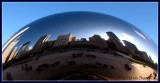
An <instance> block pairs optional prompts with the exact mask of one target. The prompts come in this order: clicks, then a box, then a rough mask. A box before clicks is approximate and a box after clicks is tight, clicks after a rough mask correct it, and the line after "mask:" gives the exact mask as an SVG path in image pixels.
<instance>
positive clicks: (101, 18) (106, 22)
mask: <svg viewBox="0 0 160 83" xmlns="http://www.w3.org/2000/svg"><path fill="white" fill-rule="evenodd" d="M61 16H62V17H61ZM55 19H57V20H55ZM67 19H72V20H67ZM26 27H30V29H28V30H27V32H25V34H23V35H22V36H21V37H20V38H19V40H20V42H18V43H17V44H16V46H15V47H19V46H20V45H22V44H24V43H25V42H26V41H31V43H30V45H29V47H33V46H34V45H35V42H37V41H38V39H39V37H40V36H43V35H45V34H51V35H52V36H51V37H50V38H49V39H48V40H55V39H56V37H57V36H59V35H60V34H67V33H70V32H72V34H74V36H76V37H77V38H79V39H80V38H89V37H91V36H92V35H93V33H94V34H99V35H100V36H101V37H102V36H103V38H105V37H106V36H107V35H106V33H105V32H104V31H114V33H115V34H116V35H117V36H118V38H119V39H120V40H127V41H130V42H132V43H133V44H135V45H136V46H137V48H138V49H139V50H141V51H146V52H147V53H148V54H149V55H150V56H151V57H152V58H153V60H154V61H156V62H158V59H157V57H158V50H157V47H156V45H155V44H154V42H153V41H152V40H149V39H148V37H146V36H145V35H144V34H143V32H142V31H140V30H139V29H138V28H136V27H135V26H133V25H131V24H129V23H127V22H125V21H123V20H121V19H117V18H115V17H112V16H109V15H104V14H100V13H92V12H70V13H65V14H63V13H61V14H57V15H51V16H47V17H45V18H42V19H40V20H37V21H34V22H32V23H30V24H28V25H26V26H25V27H24V28H26ZM24 28H23V29H24ZM62 30H63V31H62ZM135 31H136V32H138V33H140V34H142V35H143V36H144V37H146V40H145V39H144V38H143V37H141V36H140V35H138V34H137V33H136V32H135ZM122 33H123V34H122ZM33 34H34V35H33Z"/></svg>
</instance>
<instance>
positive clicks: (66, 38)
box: [53, 33, 75, 47]
mask: <svg viewBox="0 0 160 83" xmlns="http://www.w3.org/2000/svg"><path fill="white" fill-rule="evenodd" d="M74 39H75V38H74ZM72 40H73V36H72V34H71V33H69V34H67V35H60V36H58V38H57V40H56V41H55V43H54V45H53V47H55V46H63V45H67V44H68V43H69V42H71V41H72Z"/></svg>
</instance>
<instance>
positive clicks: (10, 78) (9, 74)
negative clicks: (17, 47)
mask: <svg viewBox="0 0 160 83" xmlns="http://www.w3.org/2000/svg"><path fill="white" fill-rule="evenodd" d="M6 76H7V80H13V79H12V76H11V73H10V72H7V75H6Z"/></svg>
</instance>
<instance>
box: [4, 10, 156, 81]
mask: <svg viewBox="0 0 160 83" xmlns="http://www.w3.org/2000/svg"><path fill="white" fill-rule="evenodd" d="M73 35H74V36H73ZM2 51H3V53H2V63H3V80H10V79H11V78H12V80H64V78H65V79H67V80H68V79H69V80H73V79H75V80H78V79H79V78H78V77H81V75H82V76H83V75H86V78H85V77H84V79H81V80H85V79H88V80H95V78H97V79H98V80H146V81H147V80H157V79H158V77H157V66H158V58H157V57H158V51H157V46H156V45H155V43H154V42H153V41H152V40H151V39H150V38H149V37H148V36H147V35H146V34H145V33H142V31H141V30H139V29H138V28H136V27H135V26H133V25H131V24H129V23H127V22H125V21H123V20H121V19H118V18H116V17H113V16H109V15H105V14H101V13H95V12H66V13H60V14H55V15H51V16H47V17H44V18H41V19H39V20H36V21H34V22H32V23H30V24H28V25H26V26H24V27H23V28H22V29H20V30H19V31H18V32H16V33H15V34H14V35H13V36H12V37H11V38H10V39H9V40H8V41H7V42H6V43H5V44H4V45H3V47H2ZM24 65H25V66H24ZM21 67H22V68H21ZM20 69H22V70H25V71H22V70H20ZM47 71H48V72H47ZM8 72H9V73H8ZM40 72H41V74H40ZM26 73H28V74H26ZM75 73H79V74H80V75H77V76H76V77H75V78H74V75H75ZM72 75H73V77H72ZM152 75H153V76H152ZM11 76H12V77H11ZM44 76H45V77H44ZM68 76H71V77H68ZM94 76H95V77H94ZM147 76H148V77H147ZM66 77H67V78H66Z"/></svg>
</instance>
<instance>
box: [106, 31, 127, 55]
mask: <svg viewBox="0 0 160 83" xmlns="http://www.w3.org/2000/svg"><path fill="white" fill-rule="evenodd" d="M106 33H107V35H108V36H109V39H108V41H109V42H110V43H111V44H112V45H113V46H114V47H115V48H116V49H117V50H119V51H123V52H125V49H124V47H123V44H122V43H121V41H120V39H119V38H118V37H117V36H116V35H115V34H114V33H113V32H106ZM111 47H112V46H111Z"/></svg>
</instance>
